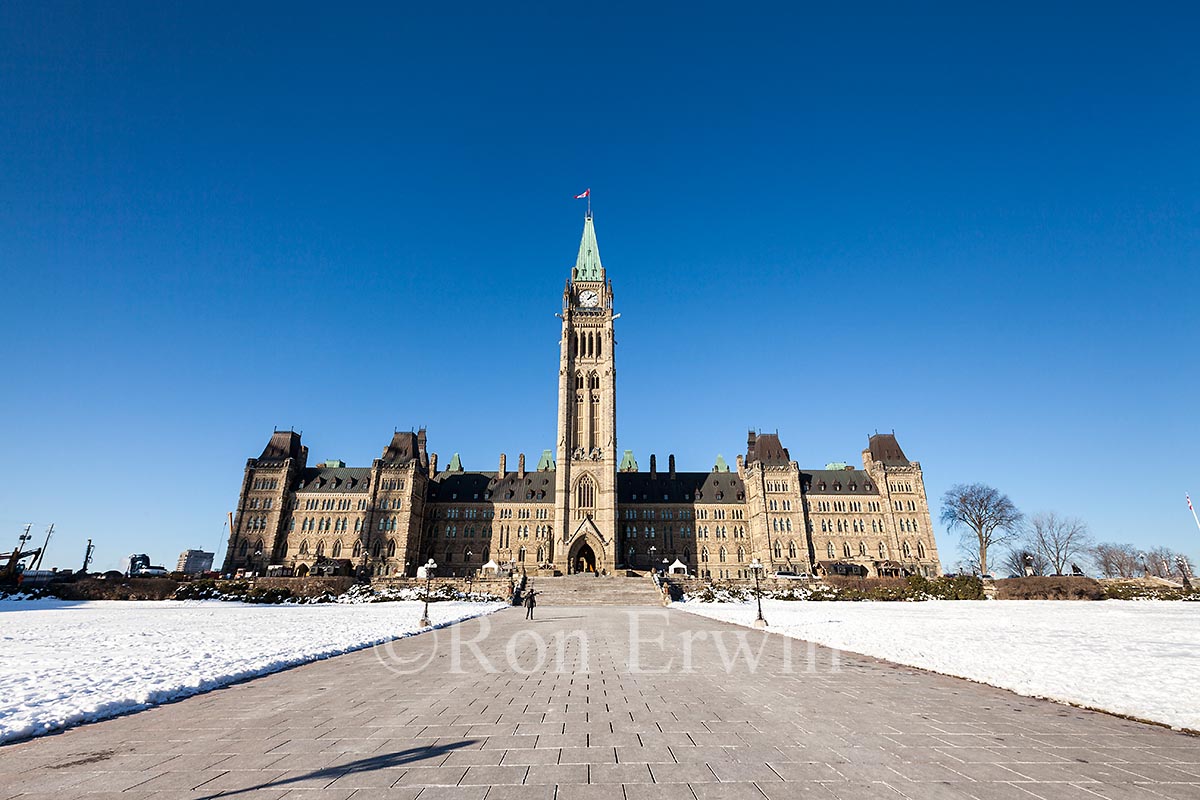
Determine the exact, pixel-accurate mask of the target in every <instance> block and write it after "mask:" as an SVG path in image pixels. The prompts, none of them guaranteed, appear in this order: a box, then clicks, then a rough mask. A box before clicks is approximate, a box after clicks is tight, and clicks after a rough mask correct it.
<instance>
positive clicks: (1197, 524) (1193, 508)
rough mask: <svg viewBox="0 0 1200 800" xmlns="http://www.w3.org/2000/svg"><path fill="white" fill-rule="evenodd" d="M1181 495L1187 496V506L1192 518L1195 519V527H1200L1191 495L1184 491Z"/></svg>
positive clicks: (1199, 519) (1199, 520)
mask: <svg viewBox="0 0 1200 800" xmlns="http://www.w3.org/2000/svg"><path fill="white" fill-rule="evenodd" d="M1183 496H1184V497H1186V498H1187V501H1188V508H1189V509H1190V510H1191V512H1192V519H1194V520H1196V527H1197V528H1200V517H1197V516H1196V508H1195V506H1193V505H1192V496H1191V495H1190V494H1186V493H1185V494H1184V495H1183Z"/></svg>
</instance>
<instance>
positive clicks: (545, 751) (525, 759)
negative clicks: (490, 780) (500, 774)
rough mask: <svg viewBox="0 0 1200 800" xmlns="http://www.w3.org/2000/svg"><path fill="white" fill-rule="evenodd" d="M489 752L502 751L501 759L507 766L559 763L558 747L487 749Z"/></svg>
mask: <svg viewBox="0 0 1200 800" xmlns="http://www.w3.org/2000/svg"><path fill="white" fill-rule="evenodd" d="M483 752H487V753H500V754H501V755H502V756H503V757H502V759H501V761H500V763H501V764H503V765H504V766H506V767H514V766H533V765H535V764H557V763H558V748H557V747H546V748H540V747H539V748H536V749H534V748H526V749H521V750H503V751H501V750H486V751H483Z"/></svg>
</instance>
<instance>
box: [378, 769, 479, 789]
mask: <svg viewBox="0 0 1200 800" xmlns="http://www.w3.org/2000/svg"><path fill="white" fill-rule="evenodd" d="M466 774H467V768H466V767H413V768H411V769H408V770H405V772H404V775H402V776H401V777H400V780H399V781H397V782H396V783H395V784H394V785H395V786H457V785H458V784H459V782H460V781H461V780H462V779H463V776H464V775H466Z"/></svg>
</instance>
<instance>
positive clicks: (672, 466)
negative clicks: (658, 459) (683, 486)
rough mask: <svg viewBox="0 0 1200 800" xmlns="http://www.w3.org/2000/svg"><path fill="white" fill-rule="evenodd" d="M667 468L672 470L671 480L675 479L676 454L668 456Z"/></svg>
mask: <svg viewBox="0 0 1200 800" xmlns="http://www.w3.org/2000/svg"><path fill="white" fill-rule="evenodd" d="M667 468H668V469H670V470H671V480H675V454H674V453H671V455H669V456H667Z"/></svg>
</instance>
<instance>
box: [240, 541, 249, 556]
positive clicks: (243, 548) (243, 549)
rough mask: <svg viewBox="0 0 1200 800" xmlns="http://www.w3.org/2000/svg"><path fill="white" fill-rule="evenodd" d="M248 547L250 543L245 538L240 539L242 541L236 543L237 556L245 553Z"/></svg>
mask: <svg viewBox="0 0 1200 800" xmlns="http://www.w3.org/2000/svg"><path fill="white" fill-rule="evenodd" d="M249 549H250V543H249V542H247V541H246V540H245V539H242V543H241V544H239V545H238V555H239V556H244V555H246V551H247V550H249Z"/></svg>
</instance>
